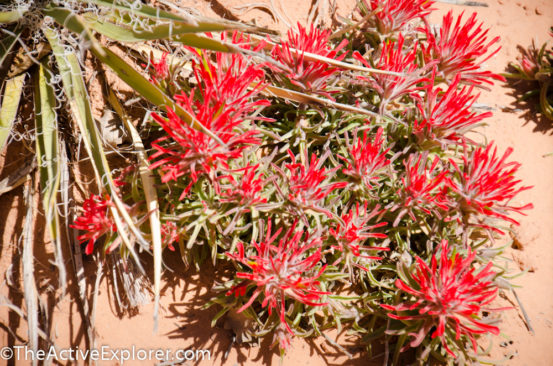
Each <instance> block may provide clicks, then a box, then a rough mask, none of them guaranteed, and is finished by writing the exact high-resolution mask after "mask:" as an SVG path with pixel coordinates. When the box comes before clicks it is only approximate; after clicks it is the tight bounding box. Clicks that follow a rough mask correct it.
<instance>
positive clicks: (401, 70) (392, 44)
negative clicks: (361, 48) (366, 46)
mask: <svg viewBox="0 0 553 366" xmlns="http://www.w3.org/2000/svg"><path fill="white" fill-rule="evenodd" d="M404 42H405V39H404V38H403V35H402V34H401V33H400V34H399V36H398V40H397V41H390V40H388V41H385V42H384V44H383V45H382V49H381V51H380V57H379V59H378V61H377V63H376V67H377V68H378V69H379V70H383V71H389V72H390V73H378V74H374V75H371V76H364V75H359V76H358V79H359V80H364V81H367V82H368V84H369V86H370V87H371V88H373V89H374V90H375V91H376V92H377V93H378V94H379V95H380V97H381V98H382V102H381V105H383V106H386V104H387V103H388V102H389V101H392V100H394V99H397V98H399V97H401V96H403V95H405V94H409V93H412V92H413V91H415V90H417V84H420V83H422V82H424V81H425V80H426V78H425V77H424V76H423V75H421V69H420V67H419V66H418V65H417V64H416V62H415V60H416V58H417V54H418V45H417V44H416V43H415V44H414V45H413V46H412V47H410V49H409V51H408V52H405V50H404V44H405V43H404ZM353 57H355V59H356V60H358V61H359V62H361V63H362V64H363V65H365V66H366V67H371V65H370V64H369V62H368V61H367V60H366V59H365V58H364V57H363V56H361V54H360V53H359V52H356V53H354V54H353Z"/></svg>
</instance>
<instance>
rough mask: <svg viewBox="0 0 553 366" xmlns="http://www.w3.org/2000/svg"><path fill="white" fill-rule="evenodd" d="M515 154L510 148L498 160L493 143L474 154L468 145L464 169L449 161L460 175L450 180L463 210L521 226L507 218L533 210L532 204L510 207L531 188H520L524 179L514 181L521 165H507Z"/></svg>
mask: <svg viewBox="0 0 553 366" xmlns="http://www.w3.org/2000/svg"><path fill="white" fill-rule="evenodd" d="M512 152H513V149H512V148H508V149H507V150H506V151H505V153H504V154H503V156H501V157H499V155H498V154H497V147H493V141H492V142H491V143H490V144H489V145H488V146H486V147H485V148H484V147H478V148H476V149H474V150H473V151H472V152H471V153H469V152H468V151H467V147H466V146H465V151H464V154H463V157H462V159H463V165H462V166H461V167H460V166H459V165H458V164H457V162H455V161H454V160H453V159H451V160H450V162H451V164H452V165H453V167H454V168H455V171H456V173H457V174H456V175H455V176H454V178H453V179H450V180H449V186H450V187H451V189H452V190H453V191H454V192H455V193H456V194H458V195H459V197H460V198H461V209H462V210H463V211H468V212H477V213H479V214H482V215H487V216H491V217H497V218H500V219H503V220H506V221H509V222H511V223H513V224H517V225H518V222H517V221H515V220H514V219H512V218H511V217H509V216H508V215H509V213H510V212H517V213H520V214H523V213H522V211H523V210H528V209H531V208H533V207H534V206H533V205H532V204H531V203H529V204H527V205H524V206H511V205H509V201H510V200H511V199H513V198H514V197H515V196H516V195H517V194H519V193H520V192H522V191H525V190H527V189H530V188H532V187H527V186H526V187H521V186H520V185H519V184H520V182H521V180H519V179H516V178H515V173H516V172H517V171H518V169H519V168H520V163H517V162H514V161H512V162H507V158H508V157H509V156H510V155H511V153H512ZM495 230H496V231H498V232H501V231H499V230H497V229H495Z"/></svg>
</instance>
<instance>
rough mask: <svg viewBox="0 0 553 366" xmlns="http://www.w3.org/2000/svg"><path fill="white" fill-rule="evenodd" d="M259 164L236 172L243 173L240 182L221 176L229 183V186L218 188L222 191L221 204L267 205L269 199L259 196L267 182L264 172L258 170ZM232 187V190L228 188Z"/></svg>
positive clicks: (229, 176)
mask: <svg viewBox="0 0 553 366" xmlns="http://www.w3.org/2000/svg"><path fill="white" fill-rule="evenodd" d="M258 168H259V164H257V165H255V166H248V167H245V168H241V169H238V170H235V172H242V173H243V174H242V177H241V178H240V181H236V179H234V177H233V176H232V175H224V176H221V177H220V179H221V180H223V179H226V180H228V181H229V184H228V185H218V186H216V188H217V189H218V190H220V191H221V193H220V194H221V196H222V198H221V199H220V201H221V202H236V203H238V204H239V205H240V206H243V207H249V206H254V205H256V204H258V203H266V202H267V199H266V198H263V197H260V196H259V194H260V193H261V191H263V188H264V186H265V183H266V180H265V179H264V176H263V172H260V171H259V170H258ZM229 185H230V188H227V186H229Z"/></svg>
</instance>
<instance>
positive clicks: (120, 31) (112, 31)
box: [83, 14, 237, 52]
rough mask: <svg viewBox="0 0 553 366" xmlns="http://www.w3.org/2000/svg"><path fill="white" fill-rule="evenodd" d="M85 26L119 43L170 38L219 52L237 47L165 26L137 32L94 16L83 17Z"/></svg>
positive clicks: (233, 49)
mask: <svg viewBox="0 0 553 366" xmlns="http://www.w3.org/2000/svg"><path fill="white" fill-rule="evenodd" d="M83 18H84V20H85V21H86V22H87V25H88V26H89V27H90V28H91V29H93V30H95V31H96V32H98V33H100V34H103V35H104V36H106V37H109V38H111V39H114V40H116V41H119V42H131V43H132V42H144V41H147V40H153V39H166V38H170V39H171V40H173V41H176V42H181V43H183V44H185V45H187V46H190V47H197V48H202V49H208V50H213V51H219V52H236V51H237V47H236V46H234V45H230V44H226V43H224V42H222V41H219V40H216V39H213V38H207V37H204V36H199V35H196V34H193V33H192V34H190V31H184V32H183V31H182V30H183V28H180V29H179V28H173V29H170V28H168V27H166V26H156V27H153V28H152V30H151V31H150V30H149V31H137V30H134V29H133V28H130V27H126V26H121V25H117V24H114V23H111V22H108V21H105V20H103V19H102V18H99V17H98V16H96V15H95V14H86V15H84V17H83Z"/></svg>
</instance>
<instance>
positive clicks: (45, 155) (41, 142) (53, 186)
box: [35, 62, 67, 297]
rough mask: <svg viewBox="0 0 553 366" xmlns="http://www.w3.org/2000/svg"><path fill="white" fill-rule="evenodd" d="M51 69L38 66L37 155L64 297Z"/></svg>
mask: <svg viewBox="0 0 553 366" xmlns="http://www.w3.org/2000/svg"><path fill="white" fill-rule="evenodd" d="M50 75H51V71H50V70H49V69H48V68H47V65H46V63H44V62H43V63H41V64H40V65H39V70H38V80H37V83H36V91H35V97H37V100H36V101H35V116H36V117H35V127H36V157H37V159H36V160H37V163H38V166H39V173H40V189H41V193H42V203H43V208H44V214H45V216H46V225H47V226H48V229H49V232H50V237H51V239H52V242H53V243H54V247H55V251H54V256H55V263H56V267H57V268H58V274H59V281H60V286H61V290H62V297H64V296H65V291H66V287H67V286H66V284H67V273H66V270H65V265H64V262H65V261H64V259H63V253H62V250H61V237H60V227H59V217H58V211H57V203H58V200H57V194H58V189H59V185H60V169H59V164H58V162H59V142H58V126H57V114H56V97H55V95H54V89H53V88H52V85H51V83H52V81H51V80H50Z"/></svg>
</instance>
